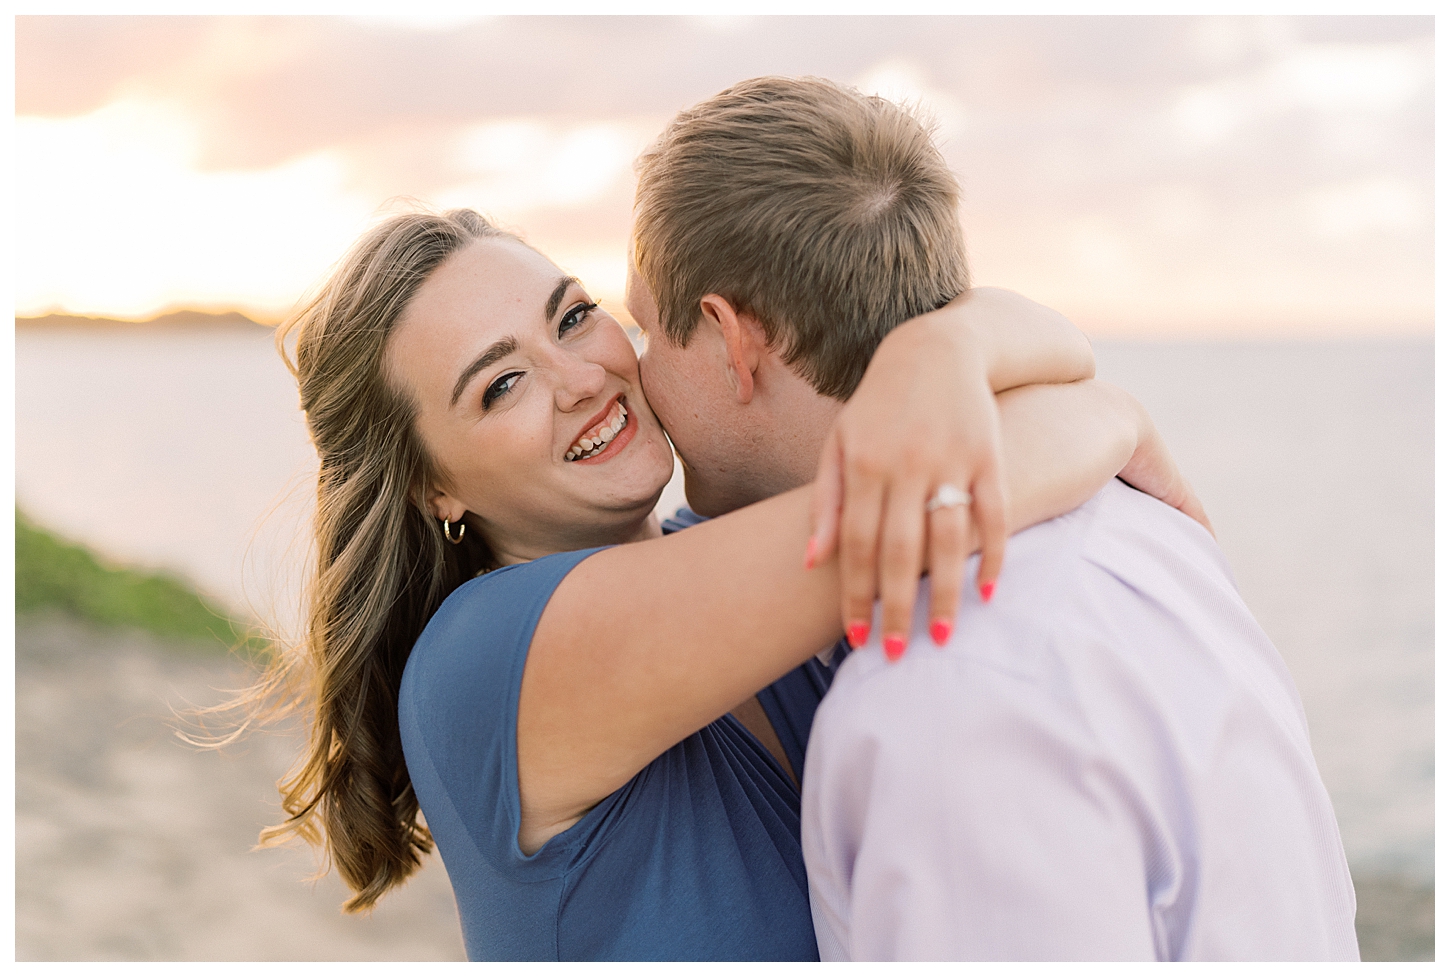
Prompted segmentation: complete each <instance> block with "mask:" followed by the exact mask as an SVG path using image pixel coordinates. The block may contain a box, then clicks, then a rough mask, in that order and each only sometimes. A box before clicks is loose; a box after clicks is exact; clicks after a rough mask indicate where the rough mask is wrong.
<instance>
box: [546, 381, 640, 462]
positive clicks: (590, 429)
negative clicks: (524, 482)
mask: <svg viewBox="0 0 1450 977" xmlns="http://www.w3.org/2000/svg"><path fill="white" fill-rule="evenodd" d="M638 430H639V423H638V422H637V421H636V420H635V419H634V414H632V413H630V411H629V408H628V407H627V406H626V403H625V399H624V394H620V395H619V396H618V397H616V398H615V399H614V400H612V401H611V402H610V403H609V405H608V406H606V407H605V408H604V410H602V411H600V412H599V414H598V415H596V416H595V418H594V419H593V420H591V421H590V422H589V423H588V424H586V425H584V430H583V432H582V433H581V434H580V435H579V437H578V438H576V439H575V441H574V443H573V444H571V445H570V446H569V450H568V451H567V452H565V453H564V460H565V461H567V462H577V463H579V464H581V465H593V464H599V463H600V462H605V461H608V460H609V459H611V458H613V457H614V456H615V455H617V454H619V453H620V452H621V451H623V450H624V447H625V445H627V444H629V442H630V441H632V440H633V439H634V434H635V432H636V431H638Z"/></svg>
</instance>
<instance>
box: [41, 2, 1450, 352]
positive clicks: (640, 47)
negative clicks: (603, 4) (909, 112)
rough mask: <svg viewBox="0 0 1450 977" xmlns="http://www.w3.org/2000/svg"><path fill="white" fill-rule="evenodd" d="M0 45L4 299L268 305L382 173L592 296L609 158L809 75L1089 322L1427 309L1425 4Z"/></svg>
mask: <svg viewBox="0 0 1450 977" xmlns="http://www.w3.org/2000/svg"><path fill="white" fill-rule="evenodd" d="M15 45H16V113H17V118H16V126H15V151H16V187H17V193H16V235H17V236H16V240H17V248H16V253H17V267H16V278H15V289H16V302H17V310H16V311H17V314H20V315H37V314H43V313H46V312H50V311H67V312H73V313H81V314H89V315H112V316H119V317H129V318H143V317H146V316H149V315H151V314H154V313H157V312H160V311H165V310H167V309H174V308H180V307H189V308H205V309H231V308H238V309H242V310H244V311H247V312H249V313H251V314H253V315H255V316H258V317H261V318H266V319H271V320H275V319H276V318H279V317H280V316H282V315H283V314H285V312H286V310H287V309H288V308H289V307H290V306H291V305H292V304H293V303H294V302H295V301H296V300H297V299H298V297H299V296H300V295H301V294H302V293H303V292H304V291H306V290H307V289H308V288H309V287H310V286H311V285H313V284H314V283H316V282H317V281H318V280H319V278H320V277H321V276H322V275H323V274H324V273H325V272H326V270H327V269H328V267H329V266H330V265H331V264H332V263H333V262H334V261H335V260H336V259H337V258H338V257H340V256H341V254H342V253H343V251H344V250H345V249H346V248H347V246H348V245H349V243H350V242H351V241H352V240H353V239H354V238H355V237H356V235H357V234H358V233H359V232H360V231H361V230H362V229H363V228H365V227H366V226H367V225H368V224H369V223H370V222H371V221H372V220H375V219H376V218H377V216H378V215H379V214H380V213H381V212H383V210H384V209H385V208H386V207H387V206H390V204H389V201H393V200H395V199H396V198H399V197H404V198H413V199H416V200H419V201H422V202H425V203H427V204H430V205H433V206H438V207H446V206H460V205H466V206H471V207H475V208H477V209H479V210H482V211H484V212H486V213H489V214H491V215H492V216H493V217H494V218H496V219H497V220H499V221H501V222H502V223H504V224H506V225H508V226H511V227H513V228H515V229H517V230H519V231H521V232H522V233H523V234H524V236H525V237H526V238H527V239H528V240H529V241H530V242H531V243H532V244H534V245H535V246H536V247H538V248H539V249H540V250H542V251H543V252H544V253H545V254H547V255H549V256H550V257H552V258H553V259H554V260H555V261H556V262H558V263H559V264H560V265H561V266H563V267H565V268H566V269H568V270H570V271H572V272H574V273H576V274H578V275H580V276H581V277H582V278H583V280H584V282H585V284H586V286H588V287H589V288H591V289H592V290H593V291H594V292H595V293H596V294H598V295H599V296H600V297H602V298H603V299H604V300H605V301H606V303H608V304H611V305H614V306H616V307H617V305H618V302H619V297H620V295H621V293H622V291H623V283H624V272H625V265H624V261H625V257H624V255H625V244H626V238H627V235H628V230H629V223H630V206H631V202H632V193H633V174H632V170H631V163H632V161H633V159H634V157H635V156H636V154H637V153H638V152H639V151H640V150H641V149H643V148H644V147H645V146H646V145H647V144H648V142H649V141H650V140H651V139H652V137H653V136H654V135H655V134H657V133H658V132H659V130H660V129H661V128H662V127H663V126H664V124H665V123H666V122H667V121H668V120H669V119H670V117H671V116H672V115H673V114H674V113H675V112H676V111H678V110H679V109H681V108H684V107H686V106H688V105H691V104H693V103H694V102H696V101H699V100H700V99H702V98H705V97H708V96H710V95H712V94H714V93H715V92H717V91H719V90H721V89H723V88H725V87H727V86H728V85H730V84H732V83H734V82H736V81H739V80H742V79H744V78H749V77H752V76H755V75H761V74H788V75H801V74H813V75H823V76H826V77H829V78H832V79H835V80H837V81H841V82H846V83H850V84H854V85H857V86H858V87H860V88H862V89H863V90H866V91H872V92H877V93H881V94H885V95H888V96H891V97H894V98H900V99H907V100H910V101H912V102H914V103H919V104H920V105H921V107H922V108H923V109H925V110H926V111H927V112H928V113H929V114H930V115H932V116H933V117H934V118H935V119H936V121H937V123H938V138H939V141H940V144H941V145H942V147H943V150H944V152H945V153H946V156H947V158H948V160H949V162H950V163H951V165H952V167H953V168H954V170H955V171H956V172H957V174H958V175H959V177H960V179H961V182H962V186H963V191H964V192H963V207H962V220H963V224H964V226H965V228H966V233H967V240H968V243H969V247H970V251H971V265H972V271H973V277H974V279H975V281H976V282H978V283H980V284H993V285H1003V286H1006V287H1010V288H1015V289H1017V290H1019V291H1022V292H1024V293H1026V294H1028V295H1030V296H1032V297H1034V298H1037V299H1039V300H1041V301H1044V302H1047V303H1049V304H1051V305H1053V306H1055V307H1056V308H1058V309H1060V310H1062V311H1063V312H1065V313H1067V314H1068V315H1069V316H1071V317H1072V318H1074V320H1075V321H1077V322H1078V324H1079V325H1081V326H1082V327H1083V328H1084V329H1086V330H1088V332H1089V333H1090V334H1093V335H1159V336H1172V335H1182V336H1189V335H1192V336H1200V335H1224V336H1228V335H1234V336H1238V335H1260V336H1268V335H1273V336H1282V335H1302V336H1325V335H1346V334H1348V335H1367V334H1386V333H1394V334H1417V335H1429V334H1430V332H1431V330H1432V323H1433V285H1434V274H1433V251H1432V246H1433V240H1434V235H1433V231H1434V222H1433V193H1434V182H1433V145H1434V139H1433V135H1434V134H1433V116H1434V112H1433V91H1434V79H1433V71H1434V48H1433V21H1432V19H1431V18H1429V17H1409V18H1403V17H1384V18H1379V17H1356V18H1333V17H1313V18H1287V19H1286V18H1179V17H1167V18H1138V17H1088V18H1067V17H1033V18H1012V17H958V18H929V17H907V18H886V17H869V18H868V17H788V18H766V17H741V18H709V17H693V18H684V17H682V18H653V17H651V18H639V17H599V18H586V17H544V18H527V17H484V18H477V19H473V20H464V21H460V20H457V19H454V20H447V21H435V22H428V21H420V22H408V21H405V20H399V19H382V20H379V19H366V18H343V17H331V18H328V17H324V18H315V17H298V18H284V17H263V18H240V17H221V18H212V17H196V18H191V17H188V18H170V17H19V18H17V20H16V29H15ZM391 206H398V205H397V204H396V203H393V204H391Z"/></svg>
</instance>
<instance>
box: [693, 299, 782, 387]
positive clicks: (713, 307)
mask: <svg viewBox="0 0 1450 977" xmlns="http://www.w3.org/2000/svg"><path fill="white" fill-rule="evenodd" d="M700 311H701V313H703V314H704V316H705V318H706V319H708V320H710V322H712V323H714V324H715V326H716V327H718V328H719V330H720V335H721V337H722V338H723V339H724V340H725V358H726V361H727V363H728V365H729V374H730V381H731V384H732V385H733V386H734V387H735V396H736V398H737V399H738V400H739V401H740V402H741V403H742V404H748V403H750V399H751V398H752V397H754V396H755V373H756V370H758V369H759V368H760V359H761V356H762V355H764V353H765V352H766V351H767V350H768V349H769V348H770V344H769V342H768V341H767V340H766V337H765V327H764V326H762V325H761V324H760V320H759V319H757V318H755V316H753V315H750V314H749V313H748V312H740V311H738V310H737V309H736V308H735V306H734V305H733V304H732V303H731V302H730V300H729V299H727V298H725V297H724V296H722V295H716V294H715V293H714V292H711V293H710V294H709V295H706V296H705V297H704V298H702V299H700Z"/></svg>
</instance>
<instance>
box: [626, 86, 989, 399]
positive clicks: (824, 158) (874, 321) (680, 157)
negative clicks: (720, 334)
mask: <svg viewBox="0 0 1450 977" xmlns="http://www.w3.org/2000/svg"><path fill="white" fill-rule="evenodd" d="M636 169H637V171H638V175H639V183H638V189H637V190H636V194H635V230H634V234H635V243H634V261H635V266H636V267H637V268H638V269H639V272H640V275H641V276H642V277H643V279H644V281H645V283H646V284H647V285H648V286H649V288H650V290H651V291H652V292H653V294H654V297H655V301H656V303H657V305H658V306H659V313H660V327H661V329H662V330H663V331H664V333H665V335H666V338H667V339H668V340H669V341H671V342H673V343H675V344H677V345H681V346H683V345H686V344H688V342H689V340H690V336H691V335H692V333H693V332H694V328H695V325H696V324H697V322H698V321H699V319H700V315H701V313H700V299H702V298H703V297H704V296H706V295H708V294H711V293H716V294H719V295H722V296H724V297H725V298H727V299H729V300H730V301H731V302H732V303H733V304H734V305H735V306H736V307H737V308H740V309H742V310H743V311H746V312H749V313H750V314H752V315H754V316H755V317H756V318H757V319H759V320H760V322H761V324H762V325H763V326H764V328H765V330H766V335H767V337H768V339H769V340H770V342H771V344H772V346H773V347H775V348H778V349H779V350H780V351H781V355H782V358H783V359H784V360H785V361H786V362H787V363H789V364H790V365H791V366H792V367H793V368H794V369H795V370H796V371H797V372H798V373H799V374H800V375H801V376H803V377H804V378H805V379H806V380H808V381H809V382H810V383H811V385H812V386H813V387H814V388H815V389H816V390H817V391H819V392H820V393H822V394H825V395H827V396H830V397H835V398H838V399H842V400H844V399H845V398H846V397H848V396H850V394H851V392H852V391H853V390H854V389H855V388H856V384H857V383H859V382H860V379H861V375H862V374H863V373H864V372H865V370H866V364H867V363H868V362H869V361H870V359H871V354H872V353H873V352H875V350H876V346H877V344H879V343H880V342H881V339H882V338H883V337H884V336H885V335H886V334H887V333H888V332H889V331H890V330H891V329H892V328H894V327H895V326H897V325H899V324H900V323H901V322H903V321H905V320H906V319H909V318H911V317H912V316H915V315H920V314H921V313H923V312H928V311H930V310H932V309H935V308H938V307H940V306H942V305H944V304H946V303H947V302H949V301H951V300H952V299H953V298H955V297H956V296H957V295H959V294H961V293H962V292H963V291H965V290H966V288H967V286H968V275H967V262H966V247H965V244H964V243H963V240H962V231H961V224H960V222H959V219H958V216H957V201H958V193H959V191H958V187H957V181H956V179H955V178H954V177H953V176H952V173H951V171H950V170H949V169H948V168H947V165H946V161H945V160H944V159H942V156H941V153H940V152H938V150H937V148H936V146H935V145H934V144H933V143H932V138H931V132H930V130H929V129H928V128H927V127H926V126H925V125H923V124H922V122H920V121H919V120H918V119H917V118H915V117H914V116H913V115H912V113H911V112H909V111H907V110H906V109H905V108H903V107H902V106H900V105H896V104H895V103H892V102H889V101H887V100H886V99H883V98H878V97H875V96H867V95H862V94H861V93H860V92H857V91H855V90H854V89H849V88H845V87H843V86H841V85H838V84H836V83H834V82H831V81H826V80H824V79H820V78H778V77H765V78H755V79H752V80H750V81H745V82H741V83H740V84H738V85H735V86H734V87H732V88H728V89H726V90H725V91H723V92H721V93H720V94H719V95H716V96H715V97H714V98H711V99H707V100H706V101H704V102H701V103H700V104H699V105H696V106H695V107H693V108H690V109H686V110H685V111H683V112H681V113H680V114H679V115H678V116H676V117H675V119H674V121H673V122H671V123H670V125H669V127H668V128H667V129H665V131H664V132H663V133H662V134H661V135H660V137H659V139H658V140H657V141H656V142H655V144H654V146H653V147H651V148H650V149H649V150H648V151H646V152H645V153H644V155H643V156H641V157H640V159H639V161H638V162H637V163H636Z"/></svg>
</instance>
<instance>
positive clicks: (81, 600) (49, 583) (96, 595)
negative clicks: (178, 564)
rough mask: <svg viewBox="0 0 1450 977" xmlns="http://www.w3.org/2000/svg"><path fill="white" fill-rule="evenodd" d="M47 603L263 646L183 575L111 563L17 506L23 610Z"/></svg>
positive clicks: (95, 616)
mask: <svg viewBox="0 0 1450 977" xmlns="http://www.w3.org/2000/svg"><path fill="white" fill-rule="evenodd" d="M45 608H57V609H60V610H63V611H67V612H69V613H71V614H74V615H76V616H77V617H81V618H84V619H86V620H88V621H94V622H96V623H97V624H103V625H109V626H121V627H136V628H142V629H144V630H146V631H150V632H151V633H153V634H157V635H161V636H162V637H167V638H179V639H192V640H207V639H210V640H211V641H212V642H213V643H215V642H218V641H219V642H222V643H223V644H225V645H227V646H240V645H246V646H248V647H250V648H254V649H259V648H260V647H261V643H260V642H259V641H258V639H256V638H254V637H250V636H249V635H248V634H247V629H246V628H245V626H243V625H240V624H233V623H232V622H231V621H230V620H228V619H227V617H226V616H225V615H222V614H218V613H217V612H216V611H214V610H212V609H211V608H210V607H208V606H207V605H206V604H205V603H204V602H203V601H202V599H201V598H200V597H199V596H197V594H196V592H195V591H193V590H192V589H191V588H190V587H188V586H186V585H185V584H184V583H182V582H181V581H179V580H176V579H174V578H172V577H168V576H165V575H162V574H151V573H143V572H140V571H137V570H131V569H126V568H118V567H108V566H105V565H103V564H102V563H101V562H100V561H99V560H97V559H96V557H95V556H94V555H92V554H91V552H90V551H89V550H87V549H85V548H84V547H81V546H74V545H71V544H70V543H65V542H62V541H61V540H59V539H57V538H56V537H54V536H52V535H51V534H50V533H48V532H46V531H45V530H44V529H41V528H40V527H38V526H36V525H35V524H34V523H32V522H31V521H30V520H29V519H27V518H26V517H25V516H24V515H23V514H22V513H21V512H20V510H19V509H16V510H15V612H16V614H17V615H20V614H25V613H27V612H30V611H38V610H42V609H45Z"/></svg>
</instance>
